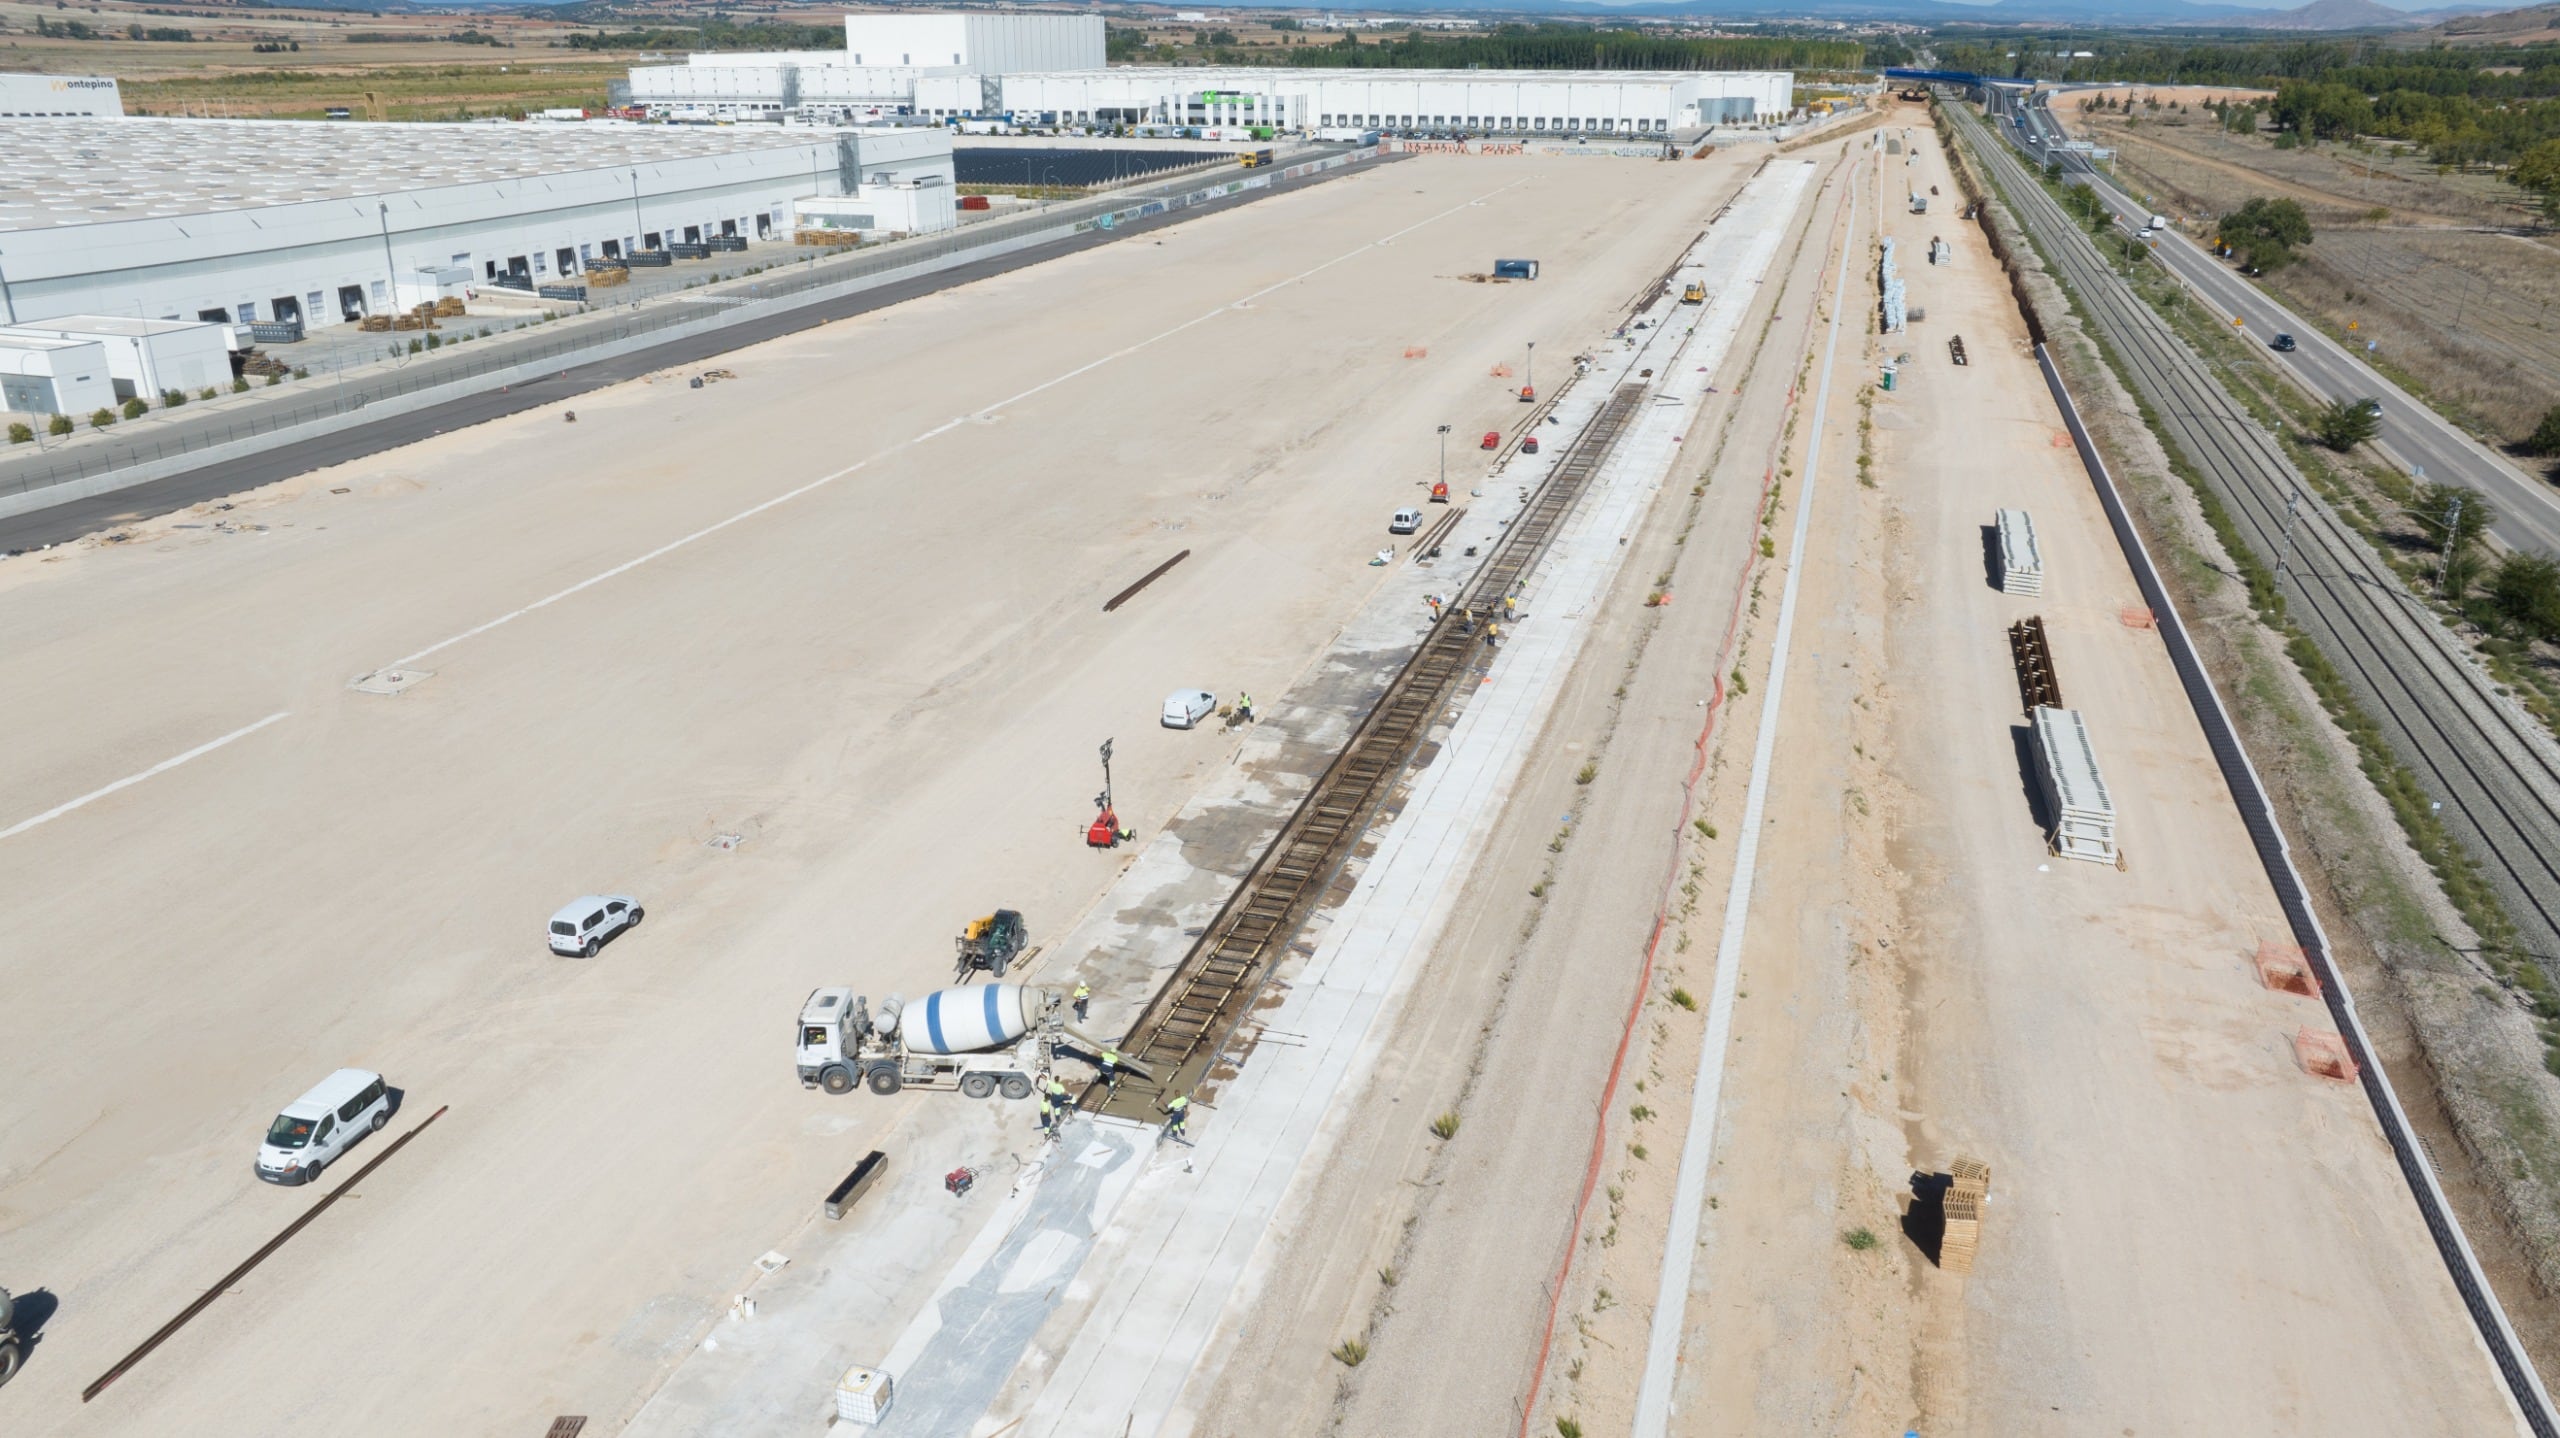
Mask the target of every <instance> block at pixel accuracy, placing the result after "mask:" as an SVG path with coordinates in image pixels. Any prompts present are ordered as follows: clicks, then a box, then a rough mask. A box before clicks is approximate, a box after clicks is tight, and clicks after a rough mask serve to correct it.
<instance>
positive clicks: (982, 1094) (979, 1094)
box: [960, 1074, 996, 1098]
mask: <svg viewBox="0 0 2560 1438" xmlns="http://www.w3.org/2000/svg"><path fill="white" fill-rule="evenodd" d="M995 1091H996V1079H995V1075H993V1074H962V1075H961V1076H960V1093H961V1095H962V1096H963V1097H965V1098H987V1097H991V1096H992V1095H993V1094H994V1093H995Z"/></svg>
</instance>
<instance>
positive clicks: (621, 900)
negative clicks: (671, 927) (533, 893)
mask: <svg viewBox="0 0 2560 1438" xmlns="http://www.w3.org/2000/svg"><path fill="white" fill-rule="evenodd" d="M639 922H640V901H639V900H637V899H635V898H633V897H631V896H630V895H629V894H589V895H587V896H586V897H585V898H582V899H572V900H570V901H569V902H568V903H566V904H564V905H562V906H561V908H560V912H558V913H556V914H553V915H552V916H551V952H553V953H555V954H575V955H577V956H578V957H579V958H582V959H592V958H594V957H595V956H596V950H598V949H600V948H602V947H604V941H605V940H607V939H610V938H612V937H613V936H614V935H616V934H618V933H621V932H622V931H623V930H625V929H628V928H631V927H632V926H634V925H636V924H638V923H639Z"/></svg>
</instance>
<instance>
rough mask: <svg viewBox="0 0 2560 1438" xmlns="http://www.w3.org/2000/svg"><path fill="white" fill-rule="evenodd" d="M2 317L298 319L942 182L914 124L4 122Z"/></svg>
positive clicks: (555, 276) (780, 226) (941, 160)
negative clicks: (828, 201)
mask: <svg viewBox="0 0 2560 1438" xmlns="http://www.w3.org/2000/svg"><path fill="white" fill-rule="evenodd" d="M0 143H5V144H7V146H8V148H9V150H10V152H11V153H13V154H15V155H17V156H18V160H17V162H16V163H15V164H13V165H12V166H11V167H10V169H9V171H8V172H7V174H6V175H5V176H0V323H5V324H8V325H26V324H31V323H34V322H38V321H42V320H45V319H49V318H52V317H56V316H64V315H75V314H86V315H104V316H115V315H122V316H128V317H131V318H133V319H139V320H188V321H198V320H210V321H219V322H224V323H258V322H266V323H288V324H289V323H300V324H302V325H304V326H306V327H310V328H317V327H319V326H323V325H332V324H338V323H341V322H343V321H347V320H352V319H356V318H359V317H361V316H364V315H369V314H379V313H382V312H384V311H386V310H390V309H397V308H405V307H406V306H408V305H411V304H414V303H416V302H417V301H419V300H420V299H422V298H432V297H434V296H435V295H437V294H439V293H449V292H451V291H452V290H453V289H455V288H457V287H459V286H461V285H464V284H469V283H474V282H478V283H488V282H490V281H494V280H495V279H496V278H497V277H498V276H500V275H502V274H506V275H512V276H516V277H519V278H520V279H522V280H528V281H531V282H534V283H537V284H538V283H554V282H559V281H561V280H563V279H566V278H568V277H573V276H575V275H576V274H578V273H579V272H581V271H582V270H584V269H585V268H586V266H587V265H588V264H589V263H590V262H592V261H594V260H596V259H599V258H618V257H620V256H624V255H627V254H630V253H633V252H636V251H640V250H651V249H665V248H669V247H672V246H673V245H676V244H683V243H705V242H709V241H710V240H712V239H714V238H715V237H718V236H738V237H741V238H743V239H745V240H746V241H748V242H750V243H751V242H753V241H755V240H757V239H763V238H772V237H783V236H786V235H787V231H788V229H789V227H790V225H791V223H792V210H793V206H794V205H795V204H796V203H797V202H798V201H800V200H802V199H804V198H807V197H809V196H813V195H854V194H858V193H860V192H862V191H863V190H865V189H867V188H879V187H892V186H894V187H914V186H942V187H948V186H949V185H950V184H951V182H952V169H951V139H950V136H949V135H948V134H947V133H944V132H942V131H938V130H934V129H931V128H921V127H916V128H905V129H881V130H859V129H856V130H830V129H785V128H779V127H776V128H770V129H768V128H765V127H762V126H757V127H752V128H745V129H737V128H730V129H695V128H689V127H679V126H661V125H631V124H614V123H603V122H596V123H589V124H583V125H545V124H506V125H496V124H473V125H428V124H353V123H347V122H294V121H263V120H181V119H154V118H147V117H134V118H125V119H116V120H103V119H101V120H54V119H48V120H44V121H41V122H38V121H9V120H0Z"/></svg>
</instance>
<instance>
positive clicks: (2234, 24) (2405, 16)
mask: <svg viewBox="0 0 2560 1438" xmlns="http://www.w3.org/2000/svg"><path fill="white" fill-rule="evenodd" d="M2193 23H2197V24H2210V25H2222V26H2229V27H2231V28H2233V29H2239V30H2416V29H2421V28H2423V27H2424V26H2425V25H2426V23H2427V22H2426V20H2425V19H2423V18H2421V17H2419V16H2416V15H2412V14H2409V13H2408V12H2407V11H2405V10H2394V9H2392V8H2391V7H2390V6H2388V5H2377V4H2375V3H2374V0H2311V3H2310V4H2308V5H2304V6H2300V7H2298V8H2295V9H2292V10H2271V11H2264V12H2261V13H2259V14H2256V15H2249V16H2242V17H2238V18H2229V19H2217V20H2209V21H2196V22H2193Z"/></svg>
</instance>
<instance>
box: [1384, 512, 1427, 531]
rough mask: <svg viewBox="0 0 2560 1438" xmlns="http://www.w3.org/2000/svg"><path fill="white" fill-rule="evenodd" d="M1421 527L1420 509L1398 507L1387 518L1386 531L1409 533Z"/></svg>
mask: <svg viewBox="0 0 2560 1438" xmlns="http://www.w3.org/2000/svg"><path fill="white" fill-rule="evenodd" d="M1421 527H1422V511H1421V510H1418V509H1399V510H1397V511H1396V512H1395V513H1394V514H1393V515H1391V516H1389V517H1388V519H1387V533H1389V534H1411V533H1413V532H1414V531H1415V530H1417V529H1420V528H1421Z"/></svg>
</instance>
